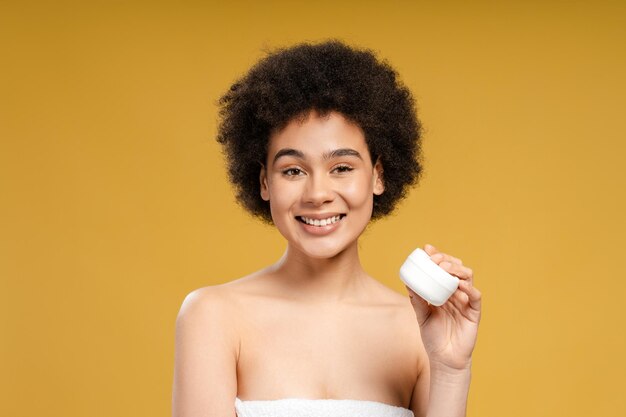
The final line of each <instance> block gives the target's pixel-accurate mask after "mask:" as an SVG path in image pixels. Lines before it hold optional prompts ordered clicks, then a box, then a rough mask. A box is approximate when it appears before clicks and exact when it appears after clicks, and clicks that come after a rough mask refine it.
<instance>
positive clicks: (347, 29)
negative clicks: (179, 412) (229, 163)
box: [0, 1, 626, 417]
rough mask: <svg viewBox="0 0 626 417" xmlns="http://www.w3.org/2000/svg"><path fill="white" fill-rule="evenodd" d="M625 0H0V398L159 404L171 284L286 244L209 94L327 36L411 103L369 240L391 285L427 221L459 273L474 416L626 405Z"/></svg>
mask: <svg viewBox="0 0 626 417" xmlns="http://www.w3.org/2000/svg"><path fill="white" fill-rule="evenodd" d="M383 3H384V4H383ZM625 4H626V3H625V2H617V1H615V2H606V1H598V2H582V1H517V2H485V1H479V2H449V1H448V2H446V1H438V2H436V1H432V2H408V1H407V2H400V1H390V2H373V1H359V2H357V1H354V2H331V1H316V2H308V3H306V2H305V3H294V2H258V3H257V2H253V1H250V2H237V1H232V2H226V1H219V2H218V1H197V2H190V1H186V2H185V1H178V2H170V3H164V2H152V1H151V2H148V1H146V2H138V1H135V2H132V1H129V2H105V1H102V2H98V1H96V2H92V1H89V2H78V1H77V2H65V1H59V2H44V1H39V2H32V1H30V2H29V1H12V2H11V1H3V2H1V3H0V36H1V40H0V48H1V49H0V56H1V60H2V64H1V65H0V75H1V76H0V138H1V145H0V309H1V310H0V326H1V327H0V349H1V350H0V354H1V362H0V375H1V377H0V415H2V416H7V417H9V416H10V417H26V416H65V417H73V416H76V417H78V416H90V417H112V416H168V415H170V406H171V387H172V370H173V354H174V350H173V349H174V322H175V318H176V314H177V312H178V309H179V307H180V304H181V302H182V301H183V298H184V296H185V295H186V294H187V293H189V292H190V291H191V290H193V289H195V288H198V287H202V286H206V285H212V284H218V283H223V282H226V281H229V280H231V279H235V278H237V277H240V276H243V275H245V274H248V273H250V272H252V271H254V270H256V269H258V268H261V267H263V266H265V265H267V264H269V263H270V262H273V261H275V260H276V259H277V258H278V257H279V256H280V255H281V254H282V251H283V249H284V243H283V240H282V238H281V236H280V235H279V234H278V233H277V232H276V231H274V230H272V229H271V228H270V227H267V226H263V225H261V224H260V223H259V222H257V221H255V220H253V219H251V218H250V217H248V216H247V215H246V214H245V213H244V212H243V211H242V210H241V209H240V208H239V207H238V206H237V205H236V204H235V203H234V201H233V197H232V193H231V191H230V188H229V185H228V183H227V182H226V177H225V173H224V165H223V161H222V158H221V155H220V149H219V148H218V146H217V144H216V142H215V140H214V136H215V132H216V120H217V114H216V106H215V102H216V100H217V99H218V97H219V96H220V95H221V93H222V92H224V91H225V90H226V89H227V88H228V87H229V85H230V83H232V82H233V81H234V80H235V79H236V78H237V77H238V76H240V75H242V74H243V73H244V71H246V69H247V68H248V67H249V66H250V65H251V64H253V63H254V62H255V61H256V60H257V59H259V58H260V57H262V56H264V52H263V51H265V50H268V49H272V48H275V47H278V46H285V45H289V44H292V43H294V42H299V41H303V40H313V41H314V40H322V39H326V38H331V37H337V38H341V39H343V40H345V41H347V42H349V43H352V44H355V45H362V46H366V47H369V48H372V49H374V50H376V51H378V53H379V55H380V56H381V57H383V58H385V59H387V60H389V61H390V62H391V63H392V64H393V65H394V66H395V67H396V68H397V69H398V71H399V73H400V74H401V75H402V78H403V80H404V81H405V83H406V84H407V85H408V86H409V87H410V88H411V89H412V90H413V91H414V93H415V96H416V98H417V100H418V105H419V115H420V117H421V119H422V121H423V123H424V126H425V137H424V141H425V142H424V150H425V161H426V174H425V176H424V178H423V181H422V182H421V184H420V185H419V187H418V188H416V189H415V190H414V191H413V192H412V193H411V194H410V197H409V198H408V199H407V200H406V201H405V202H404V204H403V205H402V206H401V207H400V209H399V211H398V212H397V214H396V215H394V216H393V217H391V218H389V219H386V220H383V221H381V222H379V223H377V224H375V225H373V227H371V228H370V229H369V230H368V231H367V233H366V234H365V235H364V237H363V238H362V240H361V247H362V259H363V262H364V263H365V266H366V268H367V269H368V270H369V271H370V272H371V274H372V275H374V276H375V277H377V278H379V279H380V280H381V281H382V282H384V283H385V284H386V285H388V286H389V287H391V288H394V289H395V290H397V291H398V292H400V293H402V294H406V291H405V289H404V287H403V285H402V284H401V282H400V281H399V279H398V275H397V270H398V268H399V266H400V264H401V263H402V261H403V260H404V258H405V257H406V256H407V255H408V254H409V253H410V251H411V250H412V249H413V248H414V247H416V246H422V245H423V244H424V243H427V242H430V243H432V244H434V245H436V246H438V247H440V248H441V249H442V250H444V251H447V252H449V253H452V254H454V255H456V256H459V257H461V258H462V259H463V260H464V262H465V263H466V264H468V265H469V266H471V267H472V268H473V269H474V270H475V274H476V285H477V286H478V287H479V288H480V289H481V290H482V291H483V293H484V319H483V322H482V324H481V330H480V334H479V340H478V345H477V348H476V351H475V359H474V368H473V381H472V386H471V391H470V401H469V413H468V415H469V416H475V417H478V416H481V417H489V416H494V417H496V416H509V417H516V416H520V417H522V416H523V417H527V416H568V417H575V416H592V415H593V416H624V415H626V395H624V388H625V385H624V375H626V359H625V356H626V355H625V352H626V336H625V333H626V330H625V325H624V316H625V314H624V306H625V305H626V302H625V301H624V299H625V295H626V284H625V281H624V279H625V274H624V258H625V256H624V249H625V247H626V245H625V244H624V243H625V238H624V236H626V227H625V222H624V213H626V204H625V197H624V190H625V189H626V184H625V182H626V181H625V179H626V168H624V160H625V151H626V144H625V141H626V140H625V139H626V135H625V133H626V128H625V127H624V120H625V114H626V106H625V102H626V99H625V97H626V81H625V76H624V74H626V54H625V53H624V51H625V50H626V47H625V46H626V45H625V44H626V7H625ZM407 302H408V300H407ZM216 383H219V381H216Z"/></svg>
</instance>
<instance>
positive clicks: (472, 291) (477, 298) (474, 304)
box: [459, 281, 482, 311]
mask: <svg viewBox="0 0 626 417" xmlns="http://www.w3.org/2000/svg"><path fill="white" fill-rule="evenodd" d="M459 289H460V290H461V291H463V292H464V293H465V294H467V297H468V300H469V306H470V307H471V308H472V310H476V311H480V309H481V307H482V294H481V292H480V291H478V288H476V287H474V286H473V285H472V284H471V283H470V282H467V281H460V282H459Z"/></svg>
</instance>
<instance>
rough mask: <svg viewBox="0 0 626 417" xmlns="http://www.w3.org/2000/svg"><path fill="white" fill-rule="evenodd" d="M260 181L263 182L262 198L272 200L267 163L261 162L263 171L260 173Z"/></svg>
mask: <svg viewBox="0 0 626 417" xmlns="http://www.w3.org/2000/svg"><path fill="white" fill-rule="evenodd" d="M259 182H260V183H261V198H262V199H263V200H265V201H269V200H270V190H269V187H268V186H267V171H266V170H265V165H263V164H261V173H260V175H259Z"/></svg>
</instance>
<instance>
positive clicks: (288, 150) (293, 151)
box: [273, 148, 363, 163]
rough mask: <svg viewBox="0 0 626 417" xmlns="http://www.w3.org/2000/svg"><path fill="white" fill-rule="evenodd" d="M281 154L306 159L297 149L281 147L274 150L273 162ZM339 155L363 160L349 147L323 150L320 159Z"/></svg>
mask: <svg viewBox="0 0 626 417" xmlns="http://www.w3.org/2000/svg"><path fill="white" fill-rule="evenodd" d="M283 156H293V157H295V158H298V159H306V158H305V156H304V153H303V152H302V151H299V150H297V149H292V148H283V149H281V150H279V151H278V152H276V155H274V161H273V163H276V161H277V160H278V158H281V157H283ZM341 156H355V157H357V158H359V159H360V160H363V158H362V157H361V154H360V153H358V152H357V151H355V150H354V149H350V148H340V149H335V150H333V151H329V152H324V154H323V155H322V159H325V160H328V159H332V158H338V157H341Z"/></svg>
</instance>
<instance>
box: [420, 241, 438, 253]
mask: <svg viewBox="0 0 626 417" xmlns="http://www.w3.org/2000/svg"><path fill="white" fill-rule="evenodd" d="M424 251H425V252H426V253H427V254H428V255H429V256H433V255H434V254H436V253H437V252H439V251H438V250H437V248H436V247H434V246H433V245H431V244H430V243H427V244H426V245H424Z"/></svg>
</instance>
